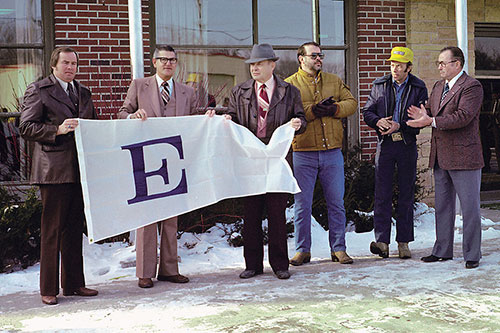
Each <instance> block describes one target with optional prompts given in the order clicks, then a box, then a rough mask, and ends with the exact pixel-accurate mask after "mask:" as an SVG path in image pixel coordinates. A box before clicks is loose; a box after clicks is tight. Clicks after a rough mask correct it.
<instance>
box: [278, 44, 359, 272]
mask: <svg viewBox="0 0 500 333" xmlns="http://www.w3.org/2000/svg"><path fill="white" fill-rule="evenodd" d="M324 56H325V55H324V54H323V53H322V52H321V48H320V46H319V44H317V43H315V42H308V43H304V44H302V45H301V46H300V47H299V49H298V51H297V60H298V61H299V64H300V67H299V70H298V71H297V72H296V73H295V74H293V75H292V76H290V77H288V78H287V79H286V80H285V81H286V82H289V83H291V84H293V85H294V86H296V87H297V88H299V90H300V95H301V98H302V102H303V105H304V111H305V114H306V119H307V130H306V131H305V132H304V133H303V134H300V135H297V136H296V137H295V139H294V141H293V143H292V146H293V171H294V174H295V178H297V182H298V183H299V186H300V189H301V190H302V192H300V193H298V194H296V195H295V247H296V250H297V253H296V254H295V256H294V257H293V258H292V259H291V260H290V263H291V264H292V265H295V266H298V265H302V264H303V263H307V262H309V261H310V260H311V212H312V200H313V194H314V186H315V184H316V179H317V178H319V180H320V182H321V186H322V188H323V193H324V195H325V200H326V204H327V207H328V226H329V241H330V249H331V258H332V261H334V262H340V263H341V264H351V263H352V262H353V261H352V259H351V257H349V256H348V255H347V253H346V246H345V224H346V217H345V210H344V158H343V156H342V150H341V149H342V140H343V132H344V128H343V126H342V118H346V117H348V116H350V115H352V114H354V112H356V107H357V105H358V103H357V102H356V99H355V98H354V97H353V96H352V94H351V92H350V91H349V88H348V87H347V86H346V85H345V84H344V82H342V79H341V78H340V77H338V76H337V75H335V74H332V73H326V72H323V71H322V70H321V68H322V66H323V58H324Z"/></svg>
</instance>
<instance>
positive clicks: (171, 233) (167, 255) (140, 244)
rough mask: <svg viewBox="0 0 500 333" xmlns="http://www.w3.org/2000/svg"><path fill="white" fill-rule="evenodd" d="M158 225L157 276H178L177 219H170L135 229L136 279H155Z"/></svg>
mask: <svg viewBox="0 0 500 333" xmlns="http://www.w3.org/2000/svg"><path fill="white" fill-rule="evenodd" d="M158 225H159V226H160V267H159V269H158V275H164V276H171V275H178V274H179V265H178V260H177V217H172V218H169V219H166V220H164V221H161V222H159V223H153V224H150V225H148V226H145V227H142V228H139V229H137V237H136V245H135V248H136V270H135V272H136V276H137V277H138V278H154V277H156V266H157V263H158V261H157V252H158V251H157V250H158Z"/></svg>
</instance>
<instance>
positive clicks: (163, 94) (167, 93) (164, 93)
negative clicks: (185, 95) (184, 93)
mask: <svg viewBox="0 0 500 333" xmlns="http://www.w3.org/2000/svg"><path fill="white" fill-rule="evenodd" d="M161 86H162V88H163V89H162V90H161V99H163V103H164V104H165V105H167V104H168V102H170V90H169V89H168V82H167V81H163V83H162V84H161Z"/></svg>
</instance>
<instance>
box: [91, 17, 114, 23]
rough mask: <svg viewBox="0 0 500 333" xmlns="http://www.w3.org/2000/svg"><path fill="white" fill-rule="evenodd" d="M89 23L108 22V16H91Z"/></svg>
mask: <svg viewBox="0 0 500 333" xmlns="http://www.w3.org/2000/svg"><path fill="white" fill-rule="evenodd" d="M90 24H109V18H91V19H90Z"/></svg>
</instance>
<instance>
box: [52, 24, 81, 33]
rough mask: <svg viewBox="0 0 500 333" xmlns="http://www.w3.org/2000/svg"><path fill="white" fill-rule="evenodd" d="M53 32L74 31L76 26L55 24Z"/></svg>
mask: <svg viewBox="0 0 500 333" xmlns="http://www.w3.org/2000/svg"><path fill="white" fill-rule="evenodd" d="M54 29H55V31H61V30H62V31H76V25H68V24H56V25H55V28H54Z"/></svg>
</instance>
